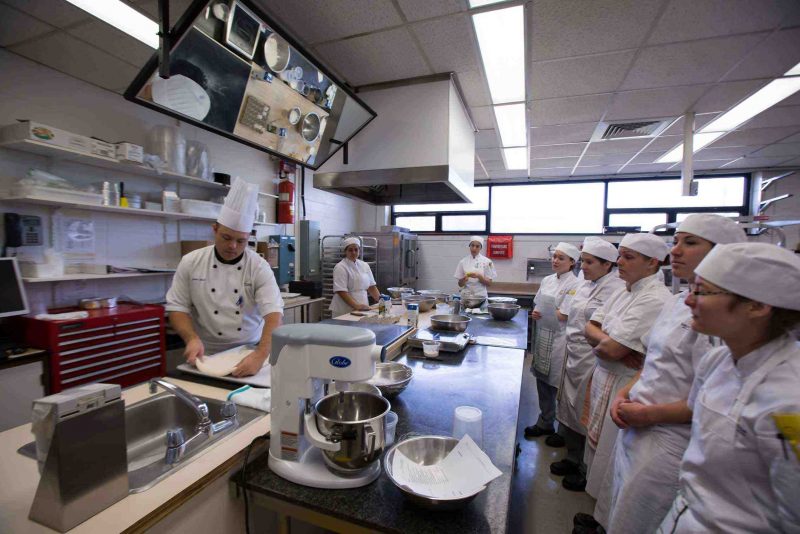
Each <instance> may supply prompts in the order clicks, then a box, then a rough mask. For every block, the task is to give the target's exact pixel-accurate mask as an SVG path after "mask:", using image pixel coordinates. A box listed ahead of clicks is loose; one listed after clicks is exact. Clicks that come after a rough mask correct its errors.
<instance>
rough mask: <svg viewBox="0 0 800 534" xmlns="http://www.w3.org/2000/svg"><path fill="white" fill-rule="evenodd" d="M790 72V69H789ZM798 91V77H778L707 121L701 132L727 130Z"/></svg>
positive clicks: (734, 127) (799, 89)
mask: <svg viewBox="0 0 800 534" xmlns="http://www.w3.org/2000/svg"><path fill="white" fill-rule="evenodd" d="M789 72H791V71H789ZM797 91H800V78H778V79H777V80H772V81H771V82H769V83H768V84H767V85H765V86H764V87H762V88H761V89H759V90H758V91H756V92H755V93H753V94H752V95H750V96H749V97H747V98H745V99H744V100H743V101H742V102H741V103H739V104H737V105H736V106H735V107H733V108H732V109H730V110H729V111H726V112H725V113H723V114H722V115H720V116H719V117H717V118H716V119H714V120H713V121H711V122H709V123H708V124H706V125H705V126H703V128H701V129H700V131H701V132H729V131H731V130H735V129H736V128H737V127H739V126H740V125H741V124H742V123H744V122H746V121H748V120H750V119H752V118H753V117H755V116H756V115H758V114H759V113H761V112H762V111H764V110H765V109H768V108H771V107H772V106H774V105H775V104H777V103H778V102H780V101H781V100H783V99H784V98H787V97H789V96H791V95H793V94H794V93H796V92H797Z"/></svg>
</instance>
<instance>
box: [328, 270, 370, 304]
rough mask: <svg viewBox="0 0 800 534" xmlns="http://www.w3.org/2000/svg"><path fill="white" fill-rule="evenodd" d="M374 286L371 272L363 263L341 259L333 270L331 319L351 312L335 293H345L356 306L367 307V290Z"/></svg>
mask: <svg viewBox="0 0 800 534" xmlns="http://www.w3.org/2000/svg"><path fill="white" fill-rule="evenodd" d="M374 285H375V278H373V276H372V270H371V269H370V268H369V265H367V264H366V263H365V262H363V261H361V260H359V259H356V261H355V262H352V261H350V260H348V259H347V258H345V259H343V260H342V261H340V262H339V263H337V264H336V267H334V269H333V292H334V295H333V298H332V299H331V305H330V308H329V309H330V310H331V317H339V316H340V315H345V314H347V313H350V312H351V311H353V308H351V307H350V305H348V304H347V303H346V302H345V301H344V299H343V298H342V297H340V296H339V295H338V294H336V292H337V291H347V292H348V293H349V294H350V296H351V297H352V298H353V300H355V301H356V303H357V304H366V305H369V297H368V294H367V289H369V288H370V287H371V286H374Z"/></svg>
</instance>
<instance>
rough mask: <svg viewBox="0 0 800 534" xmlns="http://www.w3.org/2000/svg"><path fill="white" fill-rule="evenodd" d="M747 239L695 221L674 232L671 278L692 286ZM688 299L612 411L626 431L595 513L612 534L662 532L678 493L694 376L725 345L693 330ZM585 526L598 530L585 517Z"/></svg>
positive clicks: (710, 219)
mask: <svg viewBox="0 0 800 534" xmlns="http://www.w3.org/2000/svg"><path fill="white" fill-rule="evenodd" d="M745 239H746V237H745V233H744V230H742V228H741V227H740V226H739V225H738V224H736V223H735V222H734V221H732V220H730V219H728V218H725V217H722V216H720V215H714V214H694V215H690V216H689V217H687V218H686V219H685V220H684V221H683V222H682V223H681V224H680V226H678V229H677V231H676V232H675V239H674V246H673V247H672V249H671V251H670V260H671V265H672V275H673V276H675V277H677V278H680V279H683V280H687V281H689V282H690V283H693V282H694V270H695V268H696V267H697V265H698V264H699V263H700V262H701V261H702V260H703V258H704V257H705V256H706V254H708V253H709V252H710V251H711V249H712V248H713V247H714V246H715V245H716V244H726V243H741V242H744V241H745ZM688 294H689V292H688V291H682V292H681V293H679V294H677V295H673V296H672V297H670V299H669V300H668V301H667V303H666V304H665V305H664V308H663V309H662V311H661V314H660V315H659V316H658V318H657V319H656V321H655V323H654V325H653V328H652V330H651V331H650V335H649V337H648V343H647V354H646V356H645V361H644V368H643V369H642V371H641V372H640V373H639V375H637V376H636V377H635V378H634V379H633V380H632V381H630V382H629V383H628V384H627V385H626V386H625V387H623V388H622V389H621V390H620V391H619V392H617V395H616V398H615V399H614V401H613V402H612V405H611V418H612V419H613V420H614V422H615V423H616V425H617V426H618V427H620V428H622V429H623V430H621V431H620V432H619V433H618V435H617V443H616V446H615V452H614V462H613V464H611V465H610V466H609V469H608V470H607V471H606V474H605V480H604V485H603V488H602V489H601V492H600V495H599V496H598V499H597V505H596V506H595V511H594V519H596V520H597V521H599V523H600V524H601V525H603V526H604V527H605V528H606V530H608V531H609V532H615V533H628V534H636V533H639V532H653V531H655V529H656V528H657V527H658V525H659V523H660V522H661V519H662V518H663V516H664V514H665V513H666V511H667V510H668V509H669V506H670V505H671V504H672V501H673V499H674V498H675V494H676V493H677V491H678V468H679V466H680V461H681V457H682V456H683V453H684V451H685V450H686V445H687V444H688V443H689V435H690V433H691V427H690V426H689V423H690V422H691V418H692V414H691V411H690V410H689V409H688V407H687V406H686V399H687V397H688V396H689V389H690V388H691V385H692V381H693V379H694V369H695V368H696V367H697V365H698V363H699V361H700V358H701V357H702V356H703V355H704V354H705V353H706V352H708V351H709V350H710V349H711V348H713V347H714V346H718V345H719V341H718V340H717V339H716V338H713V337H710V336H707V335H705V334H700V333H698V332H695V331H693V330H692V329H691V321H692V314H691V310H690V309H689V308H688V307H687V306H686V305H685V301H686V297H687V296H688ZM609 514H610V516H609ZM581 522H582V523H583V524H584V525H587V526H590V525H591V526H595V525H593V524H592V523H593V522H592V521H591V520H590V519H589V518H588V517H586V516H584V517H583V518H582V519H581Z"/></svg>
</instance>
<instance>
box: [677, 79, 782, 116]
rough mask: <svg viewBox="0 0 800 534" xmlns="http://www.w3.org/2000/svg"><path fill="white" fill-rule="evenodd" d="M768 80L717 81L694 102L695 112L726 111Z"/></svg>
mask: <svg viewBox="0 0 800 534" xmlns="http://www.w3.org/2000/svg"><path fill="white" fill-rule="evenodd" d="M769 81H770V80H748V81H741V82H725V83H718V84H716V85H715V86H714V87H712V88H711V90H710V91H709V92H707V93H706V94H704V95H703V97H702V98H701V99H700V100H699V101H698V102H697V104H695V105H694V106H693V107H692V109H693V111H695V112H696V113H711V112H719V111H728V110H729V109H730V108H732V107H733V106H735V105H736V104H738V103H739V102H741V101H742V100H744V99H745V98H747V97H748V96H750V95H752V94H753V93H755V92H756V91H758V90H759V89H761V88H762V87H763V86H765V85H766V84H767V82H769Z"/></svg>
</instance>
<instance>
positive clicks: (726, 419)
mask: <svg viewBox="0 0 800 534" xmlns="http://www.w3.org/2000/svg"><path fill="white" fill-rule="evenodd" d="M695 275H696V277H695V283H694V284H693V285H692V286H690V289H691V291H692V292H691V294H690V295H689V296H688V297H687V299H686V303H687V305H688V306H689V307H690V308H691V310H692V329H694V330H696V331H697V332H700V333H703V334H706V335H710V336H717V337H720V338H721V339H722V341H723V342H724V345H723V346H720V347H718V348H715V349H712V350H711V351H710V352H708V353H707V354H706V355H705V356H704V357H703V359H702V360H701V362H700V365H699V366H698V368H697V370H696V371H695V378H694V383H693V384H692V389H691V391H690V392H689V401H688V405H689V409H691V410H692V436H691V439H690V440H689V446H688V447H687V449H686V453H685V454H684V456H683V461H682V462H681V468H680V487H679V490H678V495H677V496H676V498H675V501H674V502H673V504H672V507H671V508H670V510H669V511H668V512H667V515H666V517H665V518H664V521H663V523H662V524H661V527H660V531H661V532H675V533H686V532H692V533H694V532H747V533H762V532H763V533H767V532H797V531H798V525H797V524H796V523H794V522H793V520H792V519H791V517H790V516H787V515H786V514H783V513H781V512H780V510H779V502H781V501H780V500H779V497H780V495H777V494H776V491H775V489H776V488H775V486H774V483H775V481H774V480H772V479H770V468H771V467H772V466H773V464H774V463H775V462H776V460H782V459H783V458H784V455H788V454H794V453H793V452H788V453H787V449H785V448H784V446H785V443H783V440H782V439H781V437H780V435H779V434H778V429H777V427H776V425H775V421H774V420H773V418H772V415H773V414H776V413H793V414H797V413H800V387H798V384H800V346H798V342H797V338H796V337H795V336H794V335H793V334H792V333H791V332H792V330H793V329H794V328H795V327H796V326H797V325H798V322H799V321H800V257H798V256H797V255H796V254H794V253H792V252H791V251H788V250H786V249H782V248H779V247H777V246H775V245H770V244H767V243H733V244H729V245H717V246H716V247H714V249H713V250H712V251H711V252H709V253H708V255H707V256H706V257H705V259H703V261H702V262H700V265H698V266H697V268H696V269H695ZM795 517H796V515H795ZM785 521H789V522H785Z"/></svg>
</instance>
